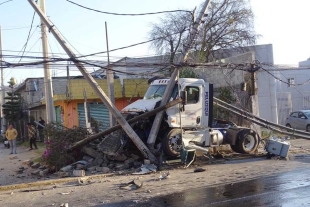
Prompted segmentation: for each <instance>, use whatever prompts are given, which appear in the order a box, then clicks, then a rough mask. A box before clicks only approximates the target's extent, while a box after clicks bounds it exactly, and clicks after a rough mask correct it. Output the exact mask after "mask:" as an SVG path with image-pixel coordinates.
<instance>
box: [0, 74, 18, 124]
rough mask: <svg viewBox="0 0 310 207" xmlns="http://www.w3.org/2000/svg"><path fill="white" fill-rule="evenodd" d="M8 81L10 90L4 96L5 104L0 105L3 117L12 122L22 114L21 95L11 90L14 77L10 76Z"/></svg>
mask: <svg viewBox="0 0 310 207" xmlns="http://www.w3.org/2000/svg"><path fill="white" fill-rule="evenodd" d="M8 83H9V87H10V88H11V89H12V91H11V92H7V96H6V97H4V99H5V100H7V101H6V102H5V104H3V105H2V111H3V114H4V117H5V119H6V120H7V121H8V122H9V123H13V122H14V121H16V120H18V119H19V118H20V117H21V114H22V104H21V96H20V93H16V92H14V91H13V88H14V85H15V84H16V83H15V79H14V78H11V79H10V82H8Z"/></svg>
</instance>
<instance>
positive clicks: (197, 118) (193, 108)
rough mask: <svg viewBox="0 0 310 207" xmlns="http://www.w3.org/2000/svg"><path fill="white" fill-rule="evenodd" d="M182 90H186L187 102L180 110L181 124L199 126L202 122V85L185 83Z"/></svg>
mask: <svg viewBox="0 0 310 207" xmlns="http://www.w3.org/2000/svg"><path fill="white" fill-rule="evenodd" d="M184 90H185V91H186V92H187V104H186V105H185V106H184V111H183V112H181V117H182V126H183V127H188V128H191V127H193V128H195V127H199V126H201V123H202V117H201V115H202V101H203V100H202V91H203V90H202V85H198V84H191V85H187V86H185V88H184Z"/></svg>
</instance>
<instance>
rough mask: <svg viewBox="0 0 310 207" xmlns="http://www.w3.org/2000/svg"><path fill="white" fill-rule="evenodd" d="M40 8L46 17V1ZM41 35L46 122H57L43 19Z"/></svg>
mask: <svg viewBox="0 0 310 207" xmlns="http://www.w3.org/2000/svg"><path fill="white" fill-rule="evenodd" d="M40 8H41V11H42V13H43V14H44V15H45V0H40ZM41 33H42V34H41V35H42V47H43V60H44V90H45V105H46V122H47V123H51V122H55V121H56V118H55V108H54V102H53V88H52V78H51V74H50V69H49V63H48V59H49V58H48V44H47V32H46V26H45V24H44V21H43V19H42V18H41Z"/></svg>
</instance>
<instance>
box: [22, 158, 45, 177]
mask: <svg viewBox="0 0 310 207" xmlns="http://www.w3.org/2000/svg"><path fill="white" fill-rule="evenodd" d="M22 165H23V166H22V167H20V168H18V170H17V171H16V173H17V174H18V175H21V176H22V174H27V175H28V176H37V177H46V176H47V175H48V173H49V169H48V168H47V167H46V166H44V165H41V164H40V163H39V162H33V161H31V160H24V161H23V162H22ZM22 177H23V176H22Z"/></svg>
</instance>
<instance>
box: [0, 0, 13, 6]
mask: <svg viewBox="0 0 310 207" xmlns="http://www.w3.org/2000/svg"><path fill="white" fill-rule="evenodd" d="M10 1H13V0H8V1H5V2H2V3H0V5H1V4H5V3H8V2H10Z"/></svg>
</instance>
